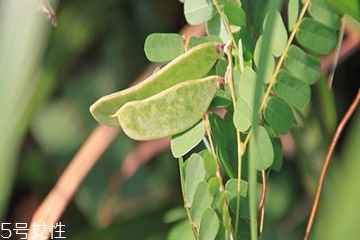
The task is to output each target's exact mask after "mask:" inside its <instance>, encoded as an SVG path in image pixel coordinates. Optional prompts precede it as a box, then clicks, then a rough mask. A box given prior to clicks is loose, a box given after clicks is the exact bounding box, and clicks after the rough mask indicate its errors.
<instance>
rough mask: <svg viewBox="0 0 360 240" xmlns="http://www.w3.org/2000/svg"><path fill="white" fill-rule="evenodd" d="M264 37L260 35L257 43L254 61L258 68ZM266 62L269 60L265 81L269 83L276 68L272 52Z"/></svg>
mask: <svg viewBox="0 0 360 240" xmlns="http://www.w3.org/2000/svg"><path fill="white" fill-rule="evenodd" d="M263 38H264V36H260V37H259V39H258V40H257V42H256V45H255V50H254V62H255V65H256V67H257V68H259V64H260V51H261V48H262V44H263ZM266 62H267V64H266V69H265V77H264V79H263V82H264V83H269V82H270V80H271V75H272V73H273V72H274V69H275V60H274V57H273V56H272V55H271V54H269V55H267V61H266Z"/></svg>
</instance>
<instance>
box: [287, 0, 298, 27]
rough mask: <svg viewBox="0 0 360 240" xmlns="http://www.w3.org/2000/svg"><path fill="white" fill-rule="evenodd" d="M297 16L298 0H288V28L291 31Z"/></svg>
mask: <svg viewBox="0 0 360 240" xmlns="http://www.w3.org/2000/svg"><path fill="white" fill-rule="evenodd" d="M298 16H299V0H289V3H288V30H289V31H291V30H292V29H293V27H294V24H295V22H296V20H297V19H298Z"/></svg>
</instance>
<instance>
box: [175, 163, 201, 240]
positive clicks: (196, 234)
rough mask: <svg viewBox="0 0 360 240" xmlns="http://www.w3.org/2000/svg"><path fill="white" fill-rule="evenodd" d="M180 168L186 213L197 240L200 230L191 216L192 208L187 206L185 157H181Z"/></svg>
mask: <svg viewBox="0 0 360 240" xmlns="http://www.w3.org/2000/svg"><path fill="white" fill-rule="evenodd" d="M179 170H180V184H181V190H182V192H183V197H184V208H185V211H186V215H187V217H188V219H189V223H190V227H191V230H192V232H193V234H194V237H195V239H196V240H198V239H199V234H198V232H197V231H196V228H195V224H194V221H193V219H192V217H191V214H190V209H189V208H188V206H187V203H186V201H185V189H184V186H185V183H184V180H185V178H184V174H183V158H182V157H181V158H179Z"/></svg>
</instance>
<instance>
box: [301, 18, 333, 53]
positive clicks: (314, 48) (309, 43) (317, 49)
mask: <svg viewBox="0 0 360 240" xmlns="http://www.w3.org/2000/svg"><path fill="white" fill-rule="evenodd" d="M296 39H297V40H298V42H299V43H300V44H301V45H302V46H303V47H304V48H306V49H307V50H309V51H311V52H314V53H316V54H321V55H325V54H329V53H330V52H331V51H332V50H334V48H335V46H336V43H337V34H336V30H334V29H332V28H330V27H327V26H325V25H323V24H322V23H319V22H318V21H316V20H314V19H312V18H308V17H305V18H304V19H303V20H302V21H301V23H300V27H299V31H298V32H297V33H296Z"/></svg>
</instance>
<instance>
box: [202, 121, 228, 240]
mask: <svg viewBox="0 0 360 240" xmlns="http://www.w3.org/2000/svg"><path fill="white" fill-rule="evenodd" d="M204 127H205V131H206V134H207V136H208V139H209V143H210V148H211V153H212V155H213V156H214V159H215V166H216V178H217V179H218V181H219V186H220V193H221V195H222V198H223V201H224V206H223V207H224V208H223V211H224V212H223V214H224V215H226V216H227V218H228V219H227V224H226V225H225V222H224V226H225V231H226V230H227V231H228V232H229V234H230V235H232V237H230V239H234V237H233V236H234V230H233V228H232V226H231V218H230V214H229V205H228V203H227V201H226V194H225V187H224V182H223V179H222V176H221V173H220V165H219V161H218V157H217V155H216V152H215V148H214V143H213V141H212V137H211V130H210V123H209V119H208V117H207V116H205V120H204ZM225 221H226V219H225ZM226 226H228V227H226ZM225 239H229V237H228V234H226V238H225Z"/></svg>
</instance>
